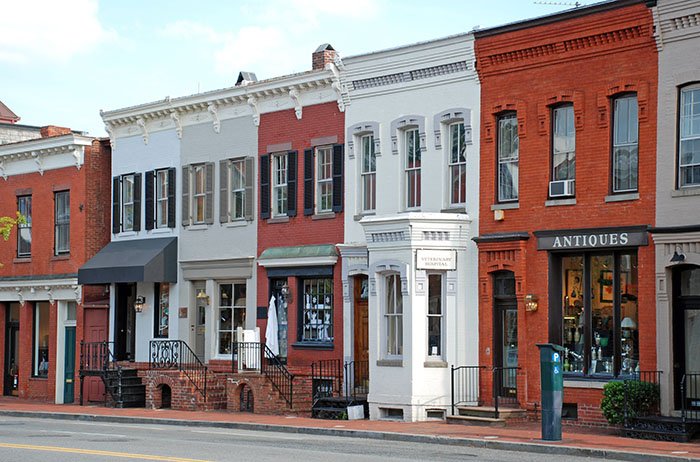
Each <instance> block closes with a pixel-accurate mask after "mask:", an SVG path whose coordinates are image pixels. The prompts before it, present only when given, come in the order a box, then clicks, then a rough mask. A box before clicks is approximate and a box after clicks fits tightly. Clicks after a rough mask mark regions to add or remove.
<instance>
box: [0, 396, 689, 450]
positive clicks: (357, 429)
mask: <svg viewBox="0 0 700 462" xmlns="http://www.w3.org/2000/svg"><path fill="white" fill-rule="evenodd" d="M3 415H8V416H21V417H44V418H55V419H76V420H94V421H108V422H123V423H160V424H168V425H197V426H214V427H226V428H241V429H250V430H266V431H281V432H293V433H308V434H326V435H334V436H362V437H366V438H377V439H386V440H395V441H416V442H426V443H441V444H459V445H465V446H477V447H488V448H492V449H503V450H514V451H527V452H537V453H547V454H558V455H576V456H589V457H592V458H596V459H613V460H630V461H682V460H688V461H690V460H695V461H697V460H700V440H699V439H696V440H695V441H693V442H692V443H671V442H665V441H646V440H637V439H630V438H622V437H620V436H617V433H616V432H615V431H613V430H604V429H588V428H574V427H564V434H563V438H562V441H561V442H544V441H542V440H541V439H540V437H541V433H540V424H539V423H538V422H532V423H516V424H509V425H508V427H506V428H491V427H479V426H467V425H448V424H445V423H444V422H416V423H404V422H392V421H369V420H354V421H337V420H319V419H310V418H302V417H292V416H270V415H260V414H248V413H232V412H225V411H206V412H205V411H201V412H196V411H175V410H171V409H157V410H153V409H143V408H141V409H113V408H105V407H102V406H82V407H81V406H78V405H70V404H69V405H59V404H47V403H40V402H36V401H25V400H19V399H17V398H8V397H2V398H0V416H3Z"/></svg>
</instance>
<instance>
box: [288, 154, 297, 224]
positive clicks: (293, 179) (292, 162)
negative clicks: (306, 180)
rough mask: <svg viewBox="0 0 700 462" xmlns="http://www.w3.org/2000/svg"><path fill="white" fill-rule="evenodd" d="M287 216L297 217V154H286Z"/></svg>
mask: <svg viewBox="0 0 700 462" xmlns="http://www.w3.org/2000/svg"><path fill="white" fill-rule="evenodd" d="M287 216H290V217H295V216H297V152H296V151H289V152H288V153H287Z"/></svg>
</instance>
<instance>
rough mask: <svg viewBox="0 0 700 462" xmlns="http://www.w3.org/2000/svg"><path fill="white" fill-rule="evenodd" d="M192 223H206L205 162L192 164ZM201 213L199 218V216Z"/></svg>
mask: <svg viewBox="0 0 700 462" xmlns="http://www.w3.org/2000/svg"><path fill="white" fill-rule="evenodd" d="M191 171H192V182H191V184H192V194H191V197H192V208H191V210H192V223H193V224H195V225H201V224H204V223H206V209H207V170H206V165H205V164H195V165H192V169H191ZM200 213H201V219H200V217H199V215H200Z"/></svg>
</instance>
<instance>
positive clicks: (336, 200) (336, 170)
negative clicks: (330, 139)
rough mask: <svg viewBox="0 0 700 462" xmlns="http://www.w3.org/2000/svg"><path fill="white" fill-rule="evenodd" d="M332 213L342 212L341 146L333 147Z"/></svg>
mask: <svg viewBox="0 0 700 462" xmlns="http://www.w3.org/2000/svg"><path fill="white" fill-rule="evenodd" d="M333 211H334V212H336V213H337V212H342V211H343V145H342V144H336V145H334V146H333Z"/></svg>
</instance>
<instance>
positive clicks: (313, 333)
mask: <svg viewBox="0 0 700 462" xmlns="http://www.w3.org/2000/svg"><path fill="white" fill-rule="evenodd" d="M303 288H304V301H303V307H302V311H303V312H302V316H301V319H302V323H303V325H302V329H301V339H300V340H301V341H302V342H332V341H333V279H332V278H323V279H304V280H303Z"/></svg>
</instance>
